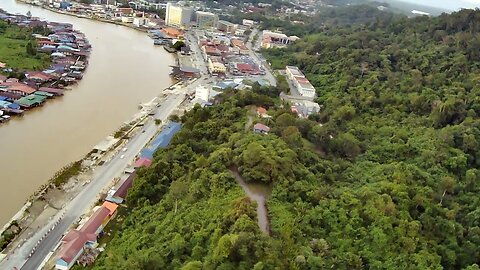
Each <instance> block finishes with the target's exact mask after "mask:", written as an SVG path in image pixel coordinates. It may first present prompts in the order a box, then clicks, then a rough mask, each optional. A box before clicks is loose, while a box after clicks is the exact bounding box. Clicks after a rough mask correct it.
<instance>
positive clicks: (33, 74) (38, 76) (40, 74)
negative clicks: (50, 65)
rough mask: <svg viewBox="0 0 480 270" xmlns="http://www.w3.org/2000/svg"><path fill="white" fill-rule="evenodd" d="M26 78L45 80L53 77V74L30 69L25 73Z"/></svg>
mask: <svg viewBox="0 0 480 270" xmlns="http://www.w3.org/2000/svg"><path fill="white" fill-rule="evenodd" d="M26 77H27V79H30V80H35V81H41V82H46V81H49V80H52V79H53V76H50V75H48V74H46V73H43V72H38V71H32V72H29V73H28V74H26Z"/></svg>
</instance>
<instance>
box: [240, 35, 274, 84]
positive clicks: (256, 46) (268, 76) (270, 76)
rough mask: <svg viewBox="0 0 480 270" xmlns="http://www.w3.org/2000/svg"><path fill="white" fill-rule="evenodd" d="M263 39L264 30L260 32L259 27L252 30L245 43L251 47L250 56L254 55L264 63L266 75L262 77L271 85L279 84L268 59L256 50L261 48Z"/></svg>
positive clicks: (259, 61) (253, 56) (254, 57)
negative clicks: (254, 38) (254, 39)
mask: <svg viewBox="0 0 480 270" xmlns="http://www.w3.org/2000/svg"><path fill="white" fill-rule="evenodd" d="M257 34H258V35H259V36H258V38H257V40H256V41H255V44H252V41H253V37H255V36H256V35H257ZM261 40H262V32H261V31H260V32H259V31H258V29H257V28H254V29H253V30H252V33H250V37H249V38H248V42H247V44H245V45H246V46H247V48H248V49H249V55H250V57H252V58H253V59H255V60H256V61H258V63H260V64H261V65H263V67H264V69H265V75H263V76H262V77H263V78H264V79H265V80H267V81H268V82H270V84H271V85H273V86H275V85H277V79H276V78H275V76H273V74H272V71H271V70H270V66H269V65H268V63H267V60H265V59H264V58H263V57H260V56H259V55H258V53H257V52H255V50H258V49H259V48H260V41H261Z"/></svg>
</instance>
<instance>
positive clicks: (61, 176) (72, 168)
mask: <svg viewBox="0 0 480 270" xmlns="http://www.w3.org/2000/svg"><path fill="white" fill-rule="evenodd" d="M81 170H82V161H81V160H79V161H75V162H72V163H70V164H68V165H67V166H65V167H63V168H62V169H60V170H59V171H58V172H56V173H55V175H54V176H53V177H52V178H51V179H50V182H51V183H53V184H54V185H55V186H56V187H60V186H61V185H63V184H65V183H66V182H67V181H68V180H69V179H70V178H71V177H73V176H76V175H78V174H79V173H80V172H81Z"/></svg>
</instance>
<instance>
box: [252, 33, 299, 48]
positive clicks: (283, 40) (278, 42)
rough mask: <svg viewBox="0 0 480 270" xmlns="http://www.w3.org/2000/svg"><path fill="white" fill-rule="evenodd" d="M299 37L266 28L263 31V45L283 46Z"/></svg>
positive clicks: (263, 46)
mask: <svg viewBox="0 0 480 270" xmlns="http://www.w3.org/2000/svg"><path fill="white" fill-rule="evenodd" d="M298 39H299V37H297V36H287V35H285V34H282V33H278V32H272V31H268V30H264V31H263V32H262V42H261V44H260V45H261V47H262V48H264V49H270V48H282V47H285V46H287V45H288V44H290V43H292V42H295V41H297V40H298Z"/></svg>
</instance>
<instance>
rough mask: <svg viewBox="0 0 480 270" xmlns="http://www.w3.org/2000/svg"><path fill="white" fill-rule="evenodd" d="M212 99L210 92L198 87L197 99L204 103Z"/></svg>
mask: <svg viewBox="0 0 480 270" xmlns="http://www.w3.org/2000/svg"><path fill="white" fill-rule="evenodd" d="M209 97H210V90H209V89H208V88H206V87H205V86H203V85H200V86H198V87H197V88H196V89H195V98H197V99H200V100H202V101H208V100H209Z"/></svg>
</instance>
